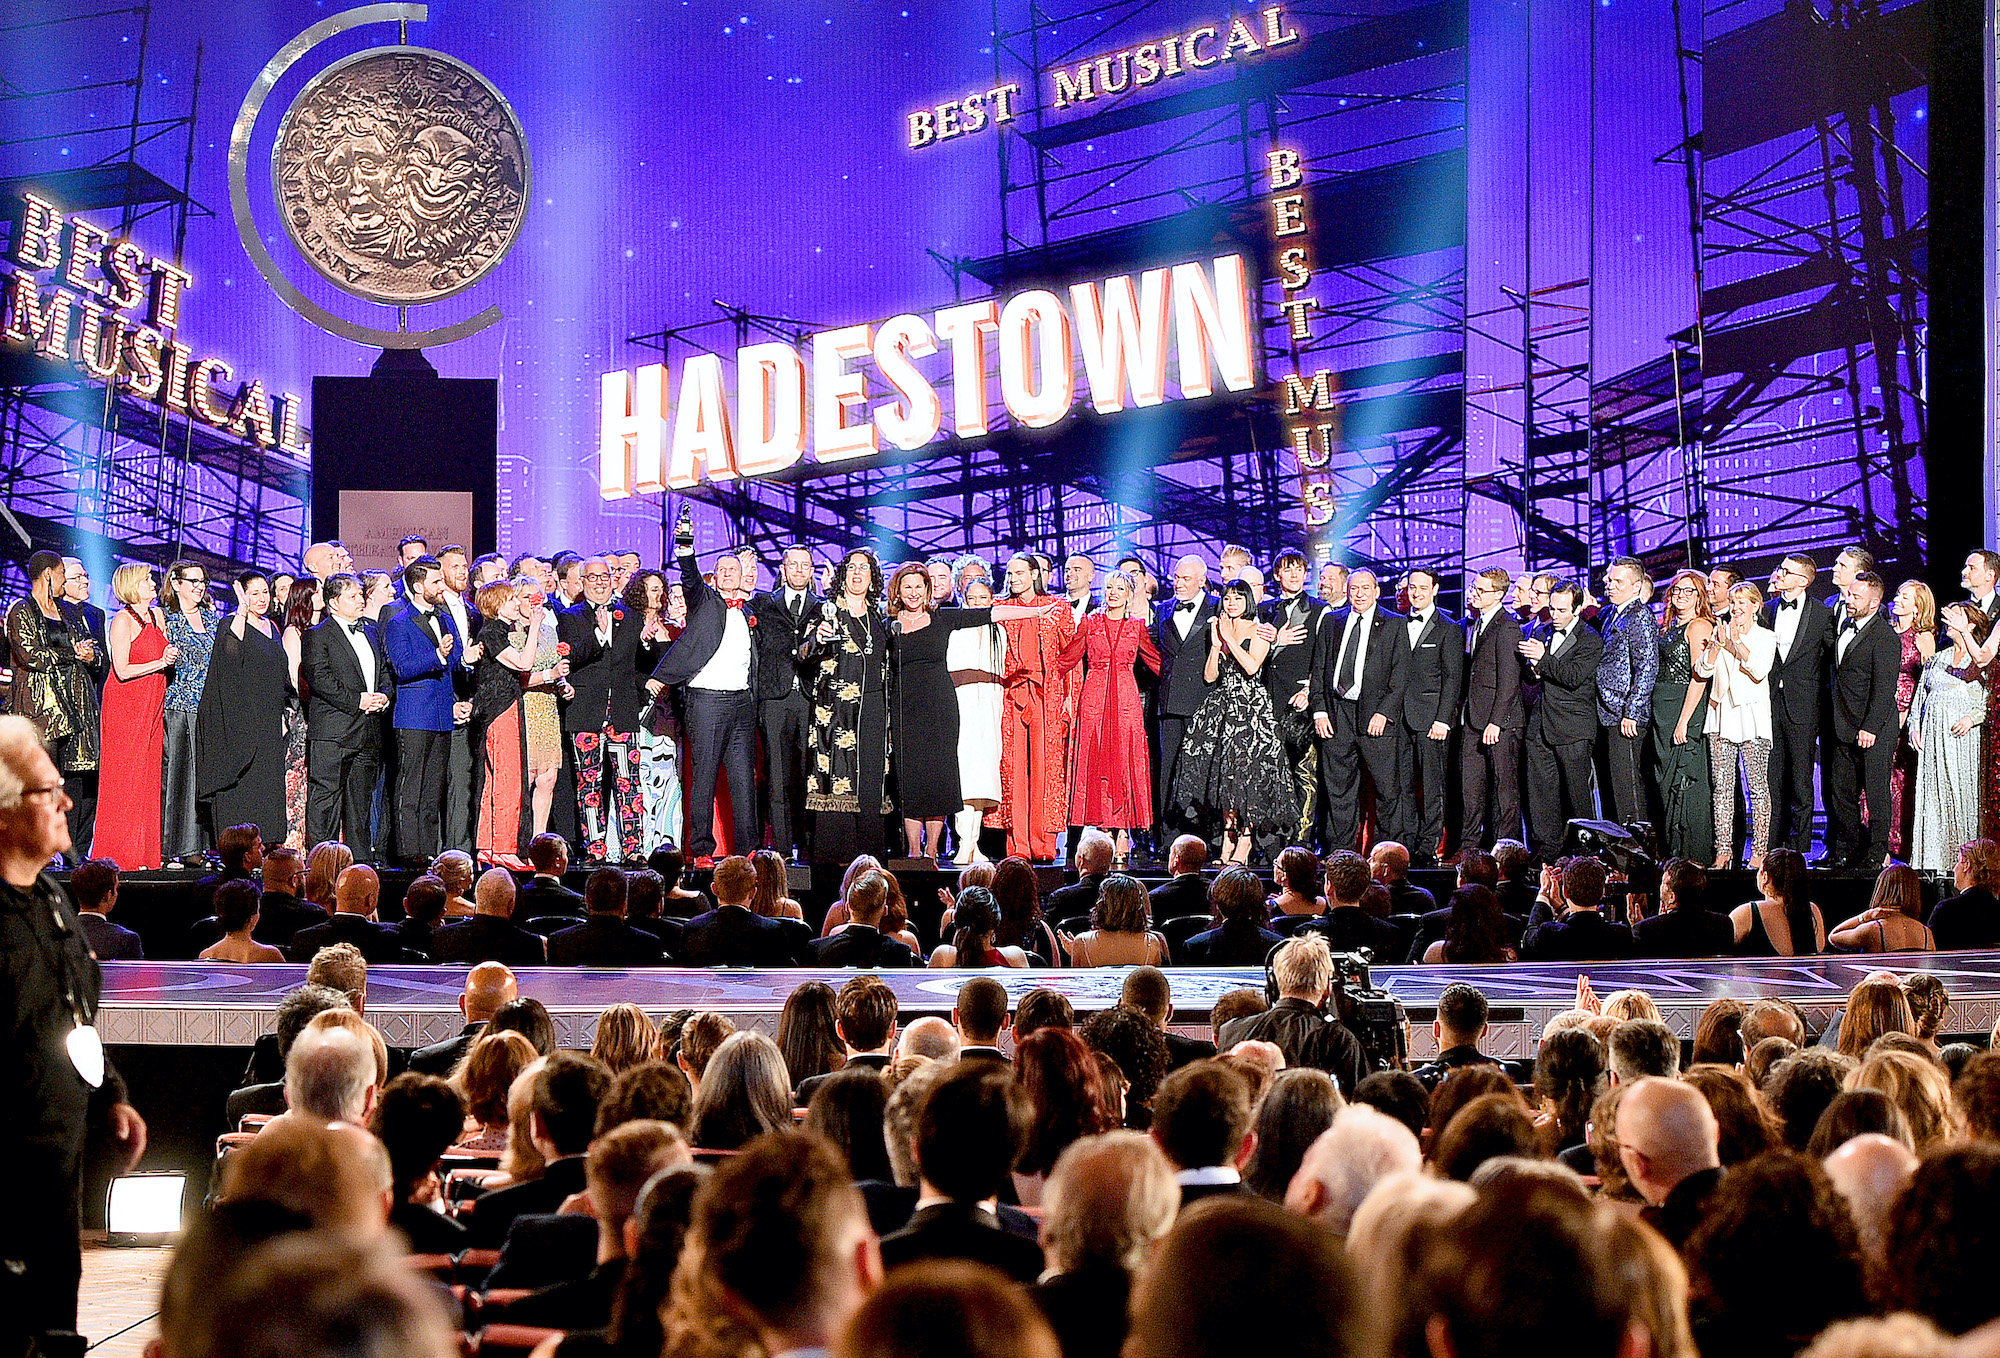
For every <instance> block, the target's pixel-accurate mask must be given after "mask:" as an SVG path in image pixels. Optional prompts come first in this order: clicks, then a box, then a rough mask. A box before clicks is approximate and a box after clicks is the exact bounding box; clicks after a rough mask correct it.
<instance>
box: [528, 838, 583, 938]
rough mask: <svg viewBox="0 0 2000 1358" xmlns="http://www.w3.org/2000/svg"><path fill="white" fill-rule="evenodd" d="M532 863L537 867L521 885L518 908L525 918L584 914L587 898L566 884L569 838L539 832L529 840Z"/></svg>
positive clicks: (529, 857) (533, 866)
mask: <svg viewBox="0 0 2000 1358" xmlns="http://www.w3.org/2000/svg"><path fill="white" fill-rule="evenodd" d="M528 865H529V866H530V867H532V868H533V869H534V872H533V874H532V875H531V876H530V877H529V878H528V880H527V881H525V882H523V883H522V884H521V890H520V893H519V895H520V905H519V907H518V909H517V911H516V913H517V914H519V915H520V917H521V918H522V919H524V920H528V919H542V918H545V917H548V916H556V915H575V916H579V917H581V916H582V914H583V897H581V896H579V895H577V894H576V893H575V892H574V891H571V890H570V889H569V888H568V887H566V886H564V885H563V880H562V879H563V874H564V873H565V872H568V871H569V841H567V840H565V839H564V838H563V837H562V836H561V835H556V834H546V833H544V834H539V835H536V836H535V837H534V838H533V839H531V840H529V841H528Z"/></svg>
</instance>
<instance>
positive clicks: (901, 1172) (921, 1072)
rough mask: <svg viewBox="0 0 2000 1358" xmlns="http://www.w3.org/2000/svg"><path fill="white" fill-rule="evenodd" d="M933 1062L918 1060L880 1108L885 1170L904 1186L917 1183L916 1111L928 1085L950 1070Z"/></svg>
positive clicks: (921, 1104) (921, 1102) (909, 1186)
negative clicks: (916, 1066)
mask: <svg viewBox="0 0 2000 1358" xmlns="http://www.w3.org/2000/svg"><path fill="white" fill-rule="evenodd" d="M950 1069H951V1068H950V1067H949V1066H941V1065H939V1064H938V1063H937V1062H935V1061H923V1060H919V1062H918V1068H917V1069H915V1070H913V1071H911V1072H910V1073H909V1074H907V1075H905V1076H904V1077H903V1078H902V1079H900V1080H898V1081H897V1082H896V1084H895V1087H894V1088H893V1089H891V1090H890V1091H889V1102H888V1104H887V1105H886V1106H885V1107H884V1108H883V1109H882V1139H883V1140H884V1141H885V1142H887V1143H888V1149H889V1170H890V1173H892V1174H894V1175H895V1181H896V1182H897V1183H898V1184H901V1185H902V1186H903V1187H905V1188H914V1187H916V1185H917V1112H918V1110H919V1109H920V1108H921V1107H922V1106H923V1102H924V1099H925V1098H927V1097H928V1096H929V1094H930V1092H931V1086H933V1085H935V1084H936V1083H937V1082H938V1081H939V1080H941V1079H943V1078H944V1077H945V1075H946V1074H947V1073H948V1072H949V1071H950Z"/></svg>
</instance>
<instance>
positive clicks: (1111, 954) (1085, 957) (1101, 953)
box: [1056, 872, 1264, 967]
mask: <svg viewBox="0 0 2000 1358" xmlns="http://www.w3.org/2000/svg"><path fill="white" fill-rule="evenodd" d="M1256 894H1257V896H1258V897H1259V900H1258V906H1259V910H1260V913H1261V909H1262V905H1263V901H1262V897H1263V894H1264V892H1263V889H1262V888H1261V887H1259V888H1258V889H1257V891H1256ZM1152 924H1153V920H1152V911H1151V909H1150V907H1149V905H1148V902H1147V899H1146V888H1145V887H1143V886H1140V885H1139V883H1138V882H1137V881H1136V880H1135V879H1133V878H1131V877H1127V876H1126V875H1125V874H1124V873H1122V872H1114V873H1112V874H1111V875H1110V876H1109V877H1106V878H1105V879H1104V882H1103V884H1102V885H1100V886H1099V887H1098V889H1097V904H1096V905H1094V906H1092V907H1091V910H1090V926H1091V927H1090V928H1088V929H1086V930H1084V932H1082V933H1080V934H1076V935H1074V936H1072V935H1069V934H1060V933H1059V934H1057V935H1056V938H1057V939H1058V940H1059V941H1060V942H1061V943H1062V946H1063V951H1064V952H1066V953H1068V954H1069V963H1070V965H1071V966H1073V967H1163V966H1165V965H1166V964H1167V940H1166V939H1165V938H1163V937H1161V936H1160V935H1159V934H1156V933H1154V932H1153V929H1152Z"/></svg>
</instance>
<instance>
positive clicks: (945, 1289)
mask: <svg viewBox="0 0 2000 1358" xmlns="http://www.w3.org/2000/svg"><path fill="white" fill-rule="evenodd" d="M832 1352H833V1355H834V1358H1062V1345H1060V1344H1059V1343H1057V1342H1056V1336H1055V1332H1054V1331H1053V1330H1051V1329H1050V1328H1049V1322H1048V1320H1047V1319H1046V1318H1045V1317H1044V1316H1043V1314H1042V1311H1041V1308H1040V1307H1038V1306H1036V1305H1035V1303H1034V1302H1033V1301H1032V1300H1030V1299H1029V1297H1028V1295H1027V1294H1026V1293H1025V1292H1023V1291H1022V1290H1021V1289H1020V1288H1018V1287H1016V1286H1014V1285H1013V1284H1012V1283H1010V1282H1009V1281H1008V1280H1007V1279H1006V1278H1005V1277H1003V1276H1002V1275H1001V1274H999V1273H998V1272H996V1271H995V1270H993V1269H990V1268H988V1267H986V1266H985V1265H984V1264H975V1263H970V1262H968V1261H966V1260H963V1259H937V1260H929V1261H926V1262H925V1263H924V1264H923V1266H922V1267H920V1268H919V1267H907V1268H900V1269H897V1270H896V1272H895V1275H894V1276H893V1277H891V1278H889V1279H888V1280H887V1281H885V1282H884V1283H883V1284H882V1286H881V1287H880V1288H879V1289H878V1290H877V1291H876V1292H875V1293H874V1294H873V1295H871V1296H870V1297H869V1298H868V1300H867V1301H865V1302H863V1303H862V1304H861V1306H860V1308H859V1309H857V1310H856V1311H855V1313H854V1317H853V1319H852V1320H850V1321H849V1322H848V1325H847V1329H846V1331H845V1332H844V1333H843V1334H842V1335H841V1336H840V1340H839V1342H838V1343H837V1344H835V1345H834V1347H833V1351H832Z"/></svg>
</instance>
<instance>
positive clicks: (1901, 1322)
mask: <svg viewBox="0 0 2000 1358" xmlns="http://www.w3.org/2000/svg"><path fill="white" fill-rule="evenodd" d="M1954 1352H1956V1346H1955V1345H1954V1344H1953V1342H1952V1338H1951V1336H1950V1335H1948V1334H1946V1333H1945V1332H1944V1331H1943V1330H1940V1329H1939V1328H1938V1327H1937V1326H1935V1325H1933V1324H1932V1323H1931V1322H1930V1321H1928V1320H1925V1319H1924V1318H1923V1317H1922V1316H1913V1315H1910V1314H1909V1313H1908V1312H1898V1313H1896V1314H1895V1315H1893V1316H1864V1317H1863V1318H1862V1319H1860V1320H1843V1321H1840V1322H1839V1323H1838V1324H1834V1325H1829V1326H1827V1327H1826V1328H1825V1329H1824V1330H1821V1331H1820V1332H1819V1337H1818V1338H1816V1339H1814V1340H1813V1342H1812V1343H1811V1344H1810V1345H1808V1346H1807V1347H1806V1348H1804V1349H1802V1350H1800V1352H1799V1358H1951V1356H1952V1354H1953V1353H1954Z"/></svg>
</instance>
